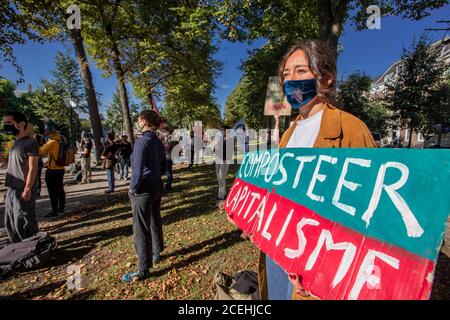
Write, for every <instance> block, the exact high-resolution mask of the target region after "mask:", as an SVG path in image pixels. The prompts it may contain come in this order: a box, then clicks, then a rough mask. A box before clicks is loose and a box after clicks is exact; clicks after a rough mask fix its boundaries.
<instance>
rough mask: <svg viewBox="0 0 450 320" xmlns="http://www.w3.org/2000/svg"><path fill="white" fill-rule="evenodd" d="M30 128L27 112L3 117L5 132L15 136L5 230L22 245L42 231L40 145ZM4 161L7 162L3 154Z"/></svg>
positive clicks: (8, 168) (9, 162) (7, 193)
mask: <svg viewBox="0 0 450 320" xmlns="http://www.w3.org/2000/svg"><path fill="white" fill-rule="evenodd" d="M27 126H28V120H27V117H26V116H25V115H24V114H23V113H20V112H7V113H6V114H5V116H4V117H3V131H4V132H5V134H7V135H12V136H15V141H14V145H13V147H12V148H11V151H10V152H9V156H8V161H7V163H8V164H7V169H6V178H5V186H6V198H5V228H6V232H7V234H8V238H9V241H10V242H20V241H22V240H23V239H25V238H29V237H32V236H34V235H35V234H36V233H37V232H38V224H37V220H36V212H35V205H36V193H37V186H38V181H37V179H36V176H37V171H38V161H39V146H38V144H37V142H36V140H35V139H33V138H32V137H30V135H29V133H28V132H27ZM0 161H1V162H6V159H4V158H3V156H2V155H1V154H0Z"/></svg>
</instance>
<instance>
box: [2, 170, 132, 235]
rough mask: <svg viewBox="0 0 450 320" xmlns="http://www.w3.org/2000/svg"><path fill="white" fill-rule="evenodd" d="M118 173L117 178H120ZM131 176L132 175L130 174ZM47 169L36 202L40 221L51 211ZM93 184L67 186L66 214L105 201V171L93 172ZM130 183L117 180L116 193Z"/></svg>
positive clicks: (3, 177)
mask: <svg viewBox="0 0 450 320" xmlns="http://www.w3.org/2000/svg"><path fill="white" fill-rule="evenodd" d="M118 176H119V175H118V174H117V173H116V178H118ZM129 176H130V173H129ZM44 177H45V169H44V171H43V173H42V178H41V179H42V191H41V196H40V197H38V199H37V201H36V215H37V218H38V221H39V220H42V219H43V216H45V215H46V214H48V213H49V212H50V211H51V206H50V200H49V197H48V193H47V186H46V185H45V179H44ZM74 177H75V175H73V174H69V173H66V174H65V175H64V181H65V182H67V181H70V180H73V179H74ZM92 180H93V181H92V183H89V184H75V185H65V186H64V189H65V191H66V210H65V211H66V213H71V212H74V211H77V210H79V209H81V208H82V207H83V206H85V205H89V204H92V203H96V202H99V201H101V200H105V199H106V197H107V195H105V191H106V190H107V189H108V181H107V178H106V172H105V170H101V169H100V168H93V170H92ZM4 182H5V169H1V170H0V238H1V237H2V236H5V235H6V233H5V229H4V214H5V202H4V195H5V191H6V190H5V186H4ZM128 183H129V181H121V180H117V179H116V191H119V190H124V189H127V188H128Z"/></svg>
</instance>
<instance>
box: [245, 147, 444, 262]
mask: <svg viewBox="0 0 450 320" xmlns="http://www.w3.org/2000/svg"><path fill="white" fill-rule="evenodd" d="M238 177H239V178H241V179H243V180H244V181H246V182H248V183H251V184H253V185H256V186H258V187H261V188H266V189H268V190H269V191H275V192H276V193H277V194H278V195H281V196H284V197H286V198H288V199H291V200H292V201H294V202H297V203H299V204H301V205H303V206H305V207H307V208H309V209H311V210H313V211H315V212H317V213H318V214H320V215H321V216H323V217H325V218H327V219H330V220H332V221H335V222H338V223H340V224H342V225H345V226H347V227H349V228H351V229H353V230H355V231H357V232H360V233H363V234H366V235H369V236H371V237H374V238H377V239H379V240H382V241H384V242H387V243H388V244H392V245H395V246H399V247H401V248H404V249H406V250H408V251H410V252H412V253H415V254H418V255H420V256H423V257H425V258H428V259H433V260H435V259H437V256H438V253H439V248H440V245H441V242H442V238H443V235H444V232H445V224H446V222H447V217H448V215H449V213H450V151H449V150H420V149H419V150H418V149H301V148H300V149H272V150H262V151H258V152H251V153H247V154H246V155H245V157H244V159H243V163H242V164H241V167H240V169H239V172H238Z"/></svg>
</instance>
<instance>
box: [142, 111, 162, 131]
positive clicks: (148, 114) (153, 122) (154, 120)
mask: <svg viewBox="0 0 450 320" xmlns="http://www.w3.org/2000/svg"><path fill="white" fill-rule="evenodd" d="M139 117H140V118H142V119H144V120H145V121H146V122H147V124H148V126H149V127H150V128H151V129H152V130H157V129H159V127H160V125H161V117H160V116H159V115H158V114H157V113H156V111H154V110H144V111H142V112H141V113H140V114H139Z"/></svg>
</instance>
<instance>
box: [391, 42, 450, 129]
mask: <svg viewBox="0 0 450 320" xmlns="http://www.w3.org/2000/svg"><path fill="white" fill-rule="evenodd" d="M439 54H440V53H439V52H438V51H437V50H435V49H433V48H432V47H430V42H429V40H427V39H426V38H425V37H424V36H422V37H421V38H420V39H419V40H418V41H417V40H414V42H413V43H412V44H411V46H410V48H409V49H407V48H405V49H404V50H403V54H402V63H401V67H400V71H399V78H398V80H397V81H396V82H395V83H393V84H390V85H389V91H390V95H391V96H390V100H389V102H390V107H391V108H392V110H393V111H394V115H395V120H396V121H395V122H397V123H399V124H401V125H402V126H404V127H408V128H410V129H412V130H414V131H416V132H422V133H428V132H431V131H433V130H434V129H433V125H435V124H436V123H442V121H443V120H444V121H448V114H449V103H448V99H447V101H445V99H446V98H447V97H448V91H447V90H448V87H447V86H448V85H447V83H446V80H447V79H445V78H444V73H445V71H446V69H447V66H446V65H445V62H443V61H442V60H441V59H439ZM445 117H446V118H447V120H445Z"/></svg>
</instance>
